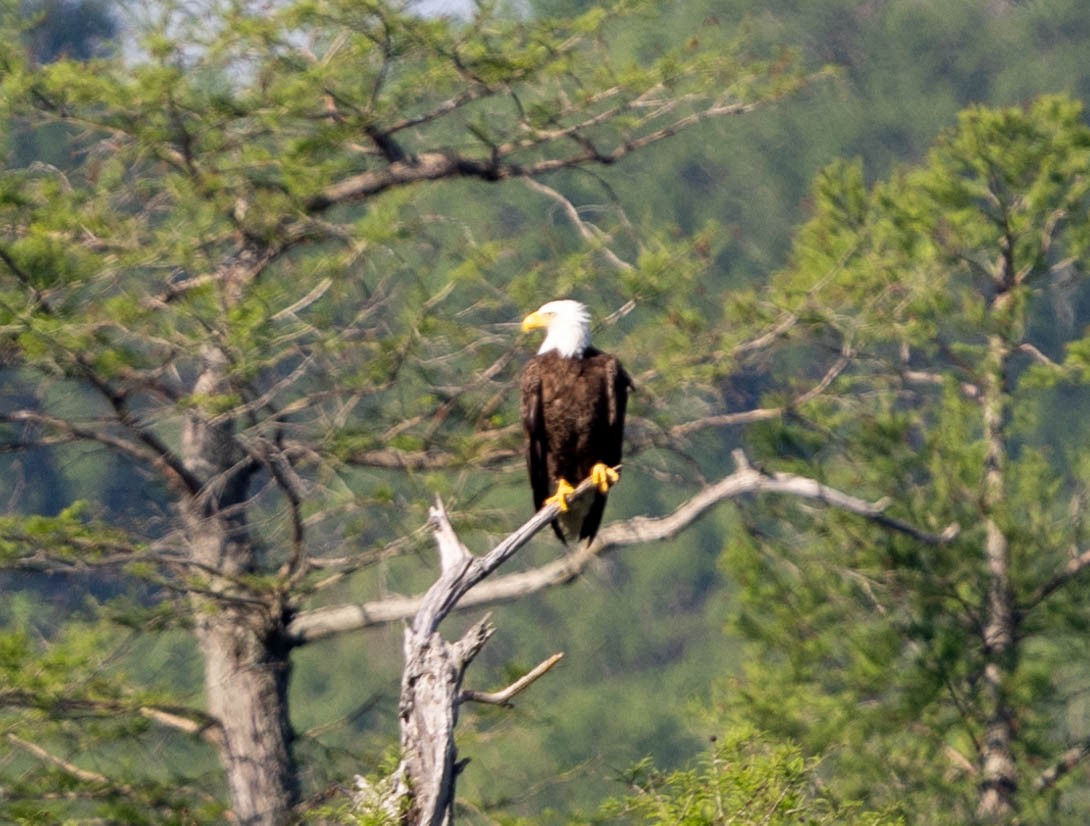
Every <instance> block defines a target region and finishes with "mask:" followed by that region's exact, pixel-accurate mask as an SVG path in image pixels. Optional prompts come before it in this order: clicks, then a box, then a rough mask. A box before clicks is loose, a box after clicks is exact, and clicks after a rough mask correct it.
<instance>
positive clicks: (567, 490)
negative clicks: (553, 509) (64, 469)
mask: <svg viewBox="0 0 1090 826" xmlns="http://www.w3.org/2000/svg"><path fill="white" fill-rule="evenodd" d="M573 493H575V488H573V487H572V486H571V485H569V484H568V483H567V481H566V480H564V479H561V480H559V481H558V482H557V483H556V493H554V494H553V495H552V496H550V497H549V498H548V499H546V500H545V501H544V502H543V503H542V504H543V505H556V506H557V507H558V508H560V512H561V513H567V512H568V497H569V496H571V495H572V494H573Z"/></svg>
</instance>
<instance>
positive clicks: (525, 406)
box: [519, 358, 552, 510]
mask: <svg viewBox="0 0 1090 826" xmlns="http://www.w3.org/2000/svg"><path fill="white" fill-rule="evenodd" d="M540 368H541V365H540V364H539V362H538V360H537V359H536V358H535V359H531V360H530V361H529V362H527V364H526V367H525V368H524V369H523V371H522V388H521V389H522V397H521V401H520V405H519V406H520V410H521V413H522V427H523V430H525V431H526V440H527V446H526V467H527V468H528V470H529V471H530V488H531V489H532V490H533V494H534V510H541V506H542V503H544V501H545V500H546V499H548V498H549V496H550V495H551V494H552V491H551V490H550V488H551V484H550V482H549V467H548V462H547V460H546V456H545V454H546V452H547V450H548V444H549V443H548V439H547V438H546V436H545V412H544V404H543V401H542V398H541V369H540Z"/></svg>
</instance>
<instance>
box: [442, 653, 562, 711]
mask: <svg viewBox="0 0 1090 826" xmlns="http://www.w3.org/2000/svg"><path fill="white" fill-rule="evenodd" d="M563 658H564V653H563V652H558V653H556V654H553V655H552V656H551V657H549V658H548V659H547V660H544V661H542V662H540V663H538V664H537V665H536V666H534V667H533V668H532V669H530V671H528V672H527V673H526V674H523V675H522V676H521V677H519V678H518V679H517V680H515V681H514V682H513V683H511V685H509V686H507V687H506V688H503V689H500V690H499V691H472V690H469V689H467V690H465V691H463V692H462V701H463V702H466V701H472V702H474V703H486V704H489V705H495V706H504V707H510V705H511V698H512V697H514V696H515V695H516V694H519V693H521V692H523V691H525V690H526V689H527V688H529V687H530V686H531V685H532V684H533V683H534V682H536V681H537V680H538V679H539V678H540V677H542V676H543V675H544V674H545V673H546V672H547V671H549V670H550V669H551V668H552V667H553V666H554V665H556V664H557V663H558V662H560V661H561V660H562V659H563Z"/></svg>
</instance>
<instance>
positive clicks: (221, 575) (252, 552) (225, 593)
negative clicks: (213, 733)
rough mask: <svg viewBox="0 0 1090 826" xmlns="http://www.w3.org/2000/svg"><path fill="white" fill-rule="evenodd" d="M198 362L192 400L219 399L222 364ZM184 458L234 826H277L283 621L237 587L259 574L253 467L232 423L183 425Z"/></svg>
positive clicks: (196, 601)
mask: <svg viewBox="0 0 1090 826" xmlns="http://www.w3.org/2000/svg"><path fill="white" fill-rule="evenodd" d="M204 355H205V359H204V360H205V368H204V371H203V372H202V374H201V376H200V377H199V378H198V380H197V382H196V383H195V392H196V393H197V394H212V393H214V392H217V391H219V390H220V389H222V386H223V382H224V378H223V365H224V361H223V359H222V358H220V357H219V355H218V354H217V353H216V352H215V351H214V350H212V349H209V351H208V352H206V353H205V354H204ZM183 458H184V462H185V465H186V469H187V471H188V472H189V474H190V475H191V476H192V477H193V478H194V480H196V482H198V483H199V487H198V488H197V489H196V490H194V491H192V492H191V494H190V495H189V496H188V497H187V499H186V501H185V504H184V505H183V511H184V512H183V514H182V516H183V521H184V524H185V528H186V539H187V543H188V546H189V552H190V557H191V560H192V561H193V562H194V563H196V566H197V569H198V570H200V571H203V572H204V575H205V579H206V581H205V582H204V583H203V584H202V586H201V587H198V588H194V589H193V590H192V592H191V600H192V603H193V608H194V616H195V632H196V636H197V641H198V644H199V646H200V650H201V655H202V657H203V660H204V670H205V691H206V699H207V702H208V711H209V713H210V714H211V715H212V716H213V717H214V718H215V719H216V720H217V721H218V723H219V727H220V730H221V732H222V737H221V738H220V739H219V740H218V741H217V747H218V750H219V757H220V762H221V764H222V765H223V769H224V772H225V775H226V779H227V786H228V790H229V792H230V796H231V805H232V810H233V815H234V821H235V822H237V823H239V824H243V825H244V826H282V824H286V823H288V822H290V820H291V817H292V809H293V807H294V806H295V804H296V802H297V801H298V795H299V789H298V780H297V772H296V767H295V761H294V759H293V756H292V748H291V746H292V734H291V725H290V722H289V717H288V680H289V677H290V674H291V665H290V659H289V657H290V644H289V642H288V636H287V633H286V621H287V618H288V617H287V613H288V612H287V611H286V610H285V609H283V608H280V607H278V605H277V603H276V601H275V600H273V599H270V597H269V595H268V594H257V593H255V592H254V591H253V590H252V589H251V588H249V587H247V585H246V584H245V581H244V579H243V578H244V577H245V576H246V575H248V574H253V573H255V572H256V571H257V570H258V559H257V552H256V549H255V546H254V541H253V537H252V535H251V532H250V530H249V527H248V525H247V522H246V518H245V513H246V504H247V500H248V498H249V482H250V478H251V476H252V474H253V472H254V470H255V468H256V466H255V464H254V463H253V461H252V460H251V459H249V458H248V457H247V456H246V455H245V454H244V452H243V451H242V450H241V448H240V447H239V446H238V443H237V441H236V438H235V433H234V425H233V423H232V422H231V421H230V420H229V419H227V420H224V421H215V420H209V419H207V418H205V417H203V416H202V415H200V414H198V413H194V414H192V415H191V416H190V417H189V419H188V421H187V422H186V426H185V430H184V433H183Z"/></svg>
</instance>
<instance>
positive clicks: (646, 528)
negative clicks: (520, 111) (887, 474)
mask: <svg viewBox="0 0 1090 826" xmlns="http://www.w3.org/2000/svg"><path fill="white" fill-rule="evenodd" d="M733 455H734V460H735V462H736V464H737V468H736V469H735V471H734V472H733V473H731V474H729V475H727V476H725V477H723V478H722V479H720V480H719V481H718V482H716V483H714V484H711V485H708V486H707V487H705V488H703V489H702V490H700V491H699V492H698V493H696V494H694V495H693V496H692V497H690V498H689V499H688V500H686V501H685V502H683V503H682V504H681V505H679V506H678V507H677V508H676V509H675V510H674V511H673V512H672V513H670V514H668V515H666V516H662V517H648V516H638V517H635V518H633V519H629V520H626V521H624V522H614V523H612V524H610V525H608V526H606V527H605V528H603V529H602V531H601V532H600V533H599V534H598V537H597V538H596V539H595V541H594V543H593V544H592V545H591V546H589V547H586V546H580V547H579V548H577V549H575V550H574V551H572V552H571V553H568V554H566V555H564V556H563V557H561V558H559V559H556V560H554V561H553V562H550V563H547V564H545V565H542V566H539V567H537V568H533V569H531V570H528V571H522V572H518V573H513V574H508V575H506V576H500V577H495V578H493V579H490V580H489V581H488V582H487V583H481V584H480V585H478V586H477V587H474V585H477V583H480V582H481V579H483V578H484V576H487V572H485V567H487V571H491V570H494V568H495V567H498V565H499V564H502V562H503V561H504V560H506V559H507V558H509V557H510V556H511V555H512V554H513V553H514V552H515V551H517V550H518V549H519V548H520V547H522V545H524V544H525V543H526V542H528V541H529V539H530V537H532V536H533V535H534V533H536V532H537V531H538V530H540V529H541V527H542V526H544V525H546V524H548V523H549V522H550V521H551V520H552V519H553V518H554V517H555V516H556V511H555V506H553V505H550V506H548V507H546V508H543V509H542V510H541V511H539V512H538V513H536V514H535V515H534V516H533V517H532V518H531V519H530V520H529V521H528V522H526V524H525V525H523V526H522V527H521V528H519V529H518V530H517V531H515V533H513V534H511V536H509V537H508V538H507V539H505V540H504V541H503V542H501V543H500V544H499V545H497V546H496V547H495V548H494V549H493V550H492V551H490V552H489V554H487V555H486V556H485V557H479V558H477V557H475V558H474V561H473V563H472V565H473V567H474V572H473V573H472V575H470V572H469V571H468V570H467V571H466V572H464V574H462V575H463V576H465V577H466V579H464V580H463V581H461V584H460V588H459V593H458V595H457V598H456V599H455V600H454V601H455V603H457V605H458V607H459V608H460V609H466V608H475V607H481V606H486V605H494V604H497V603H502V602H509V601H511V600H515V599H519V598H521V597H524V596H526V595H527V594H532V593H535V592H537V591H541V590H543V589H545V588H549V587H552V586H555V585H561V584H564V583H567V582H570V581H572V580H573V579H575V578H576V577H577V576H579V574H580V573H582V571H583V570H584V569H585V568H586V567H587V566H588V565H589V564H590V562H591V560H592V559H593V558H594V557H596V556H599V555H603V554H606V553H609V552H611V551H613V550H615V549H618V548H622V547H626V546H629V545H638V544H644V543H648V542H658V541H662V540H665V539H670V538H672V537H674V536H676V535H677V534H678V533H680V532H681V531H682V530H684V529H685V528H686V527H688V526H689V525H691V524H692V523H694V522H695V521H697V520H698V519H699V518H700V517H701V516H703V515H704V514H705V513H706V512H707V511H708V510H709V509H710V508H712V507H714V506H715V505H717V504H719V503H720V502H724V501H727V500H729V499H735V498H738V497H739V496H743V495H746V494H757V493H771V494H777V495H781V496H793V497H796V498H802V499H809V500H812V501H816V502H819V503H821V504H823V505H825V506H827V507H830V508H834V509H837V510H842V511H844V512H846V513H851V514H854V515H856V516H859V517H861V518H863V519H865V520H867V521H870V522H873V523H875V524H877V525H879V526H880V527H883V528H885V529H887V530H892V531H895V532H897V533H903V534H905V535H907V536H910V537H912V538H913V539H916V540H917V541H919V542H924V543H927V544H931V545H941V544H945V543H948V542H950V541H951V540H953V539H954V537H955V536H957V533H958V526H957V525H950V526H948V527H947V528H946V529H945V530H944V531H943V532H942V533H940V534H934V533H931V532H928V531H923V530H920V529H919V528H916V527H915V526H913V525H910V524H908V523H907V522H904V521H902V520H899V519H896V518H894V517H891V516H889V515H888V514H886V513H885V503H883V502H867V501H865V500H863V499H860V498H858V497H855V496H851V495H850V494H847V493H844V492H843V491H840V490H837V489H835V488H832V487H829V486H828V485H824V484H822V483H820V482H818V481H816V480H814V479H810V478H807V477H804V476H798V475H796V474H792V473H765V472H763V471H761V470H758V469H756V468H754V467H752V466H751V465H750V464H749V462H748V460H747V459H746V457H745V455H744V454H743V453H742V452H741V451H736V452H735V453H734V454H733ZM582 489H583V485H580V487H579V488H578V489H577V490H582ZM496 560H498V561H496ZM486 561H487V562H486ZM433 587H434V586H433ZM471 589H472V590H471ZM424 599H425V597H423V596H413V597H395V598H392V599H382V600H375V601H373V602H366V603H361V604H354V605H339V606H331V607H327V608H316V609H314V610H311V611H302V612H300V613H299V615H298V616H296V617H295V619H294V620H293V621H292V622H291V624H290V625H289V627H288V631H289V634H290V636H291V639H292V640H293V641H294V643H295V644H296V645H305V644H307V643H310V642H314V641H316V640H320V639H324V638H327V637H331V636H335V635H337V634H342V633H345V632H349V631H355V630H358V629H361V628H368V627H373V626H377V625H385V624H388V623H390V622H397V621H399V620H407V619H410V618H412V617H414V616H416V615H417V612H418V611H419V609H420V606H421V604H422V601H423V600H424ZM452 607H453V606H449V607H446V611H449V610H451V608H452ZM444 616H445V613H444ZM429 622H430V620H429Z"/></svg>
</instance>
